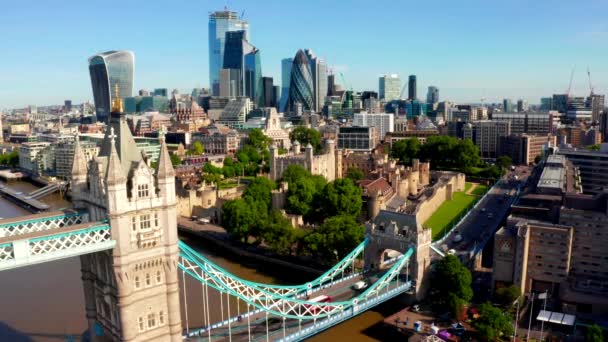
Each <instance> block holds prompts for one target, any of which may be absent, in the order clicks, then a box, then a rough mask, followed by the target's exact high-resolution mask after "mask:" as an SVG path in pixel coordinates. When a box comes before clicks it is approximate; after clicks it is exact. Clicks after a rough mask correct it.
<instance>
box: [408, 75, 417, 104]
mask: <svg viewBox="0 0 608 342" xmlns="http://www.w3.org/2000/svg"><path fill="white" fill-rule="evenodd" d="M416 87H417V86H416V75H410V77H409V79H408V84H407V94H408V95H407V99H408V100H416V98H417V94H416Z"/></svg>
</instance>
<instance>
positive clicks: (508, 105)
mask: <svg viewBox="0 0 608 342" xmlns="http://www.w3.org/2000/svg"><path fill="white" fill-rule="evenodd" d="M502 111H503V112H505V113H513V102H512V101H511V99H503V100H502Z"/></svg>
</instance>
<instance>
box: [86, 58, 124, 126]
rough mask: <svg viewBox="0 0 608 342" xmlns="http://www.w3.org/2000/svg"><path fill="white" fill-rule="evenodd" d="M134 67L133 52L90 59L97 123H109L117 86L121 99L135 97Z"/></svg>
mask: <svg viewBox="0 0 608 342" xmlns="http://www.w3.org/2000/svg"><path fill="white" fill-rule="evenodd" d="M134 65H135V55H134V54H133V52H131V51H108V52H103V53H100V54H97V55H95V56H93V57H91V58H89V73H90V74H91V86H92V89H93V99H94V100H95V111H96V112H97V121H101V122H105V121H107V118H108V116H109V115H110V110H111V104H112V100H113V96H114V91H113V89H114V87H115V85H118V89H119V92H120V97H121V98H123V99H124V98H126V97H131V96H132V95H133V68H134Z"/></svg>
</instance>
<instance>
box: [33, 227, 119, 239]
mask: <svg viewBox="0 0 608 342" xmlns="http://www.w3.org/2000/svg"><path fill="white" fill-rule="evenodd" d="M109 228H110V225H109V224H107V223H106V224H102V225H95V226H91V227H88V228H85V229H80V230H74V231H71V232H65V233H60V234H53V235H46V236H40V237H36V238H31V239H30V240H29V241H30V242H31V243H34V242H38V241H45V240H57V239H61V238H64V237H68V236H72V235H82V234H86V233H92V232H96V231H100V230H106V229H109Z"/></svg>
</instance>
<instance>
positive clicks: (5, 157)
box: [0, 150, 19, 167]
mask: <svg viewBox="0 0 608 342" xmlns="http://www.w3.org/2000/svg"><path fill="white" fill-rule="evenodd" d="M0 165H6V166H11V167H15V166H17V165H19V151H18V150H14V151H11V152H9V153H4V154H0Z"/></svg>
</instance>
